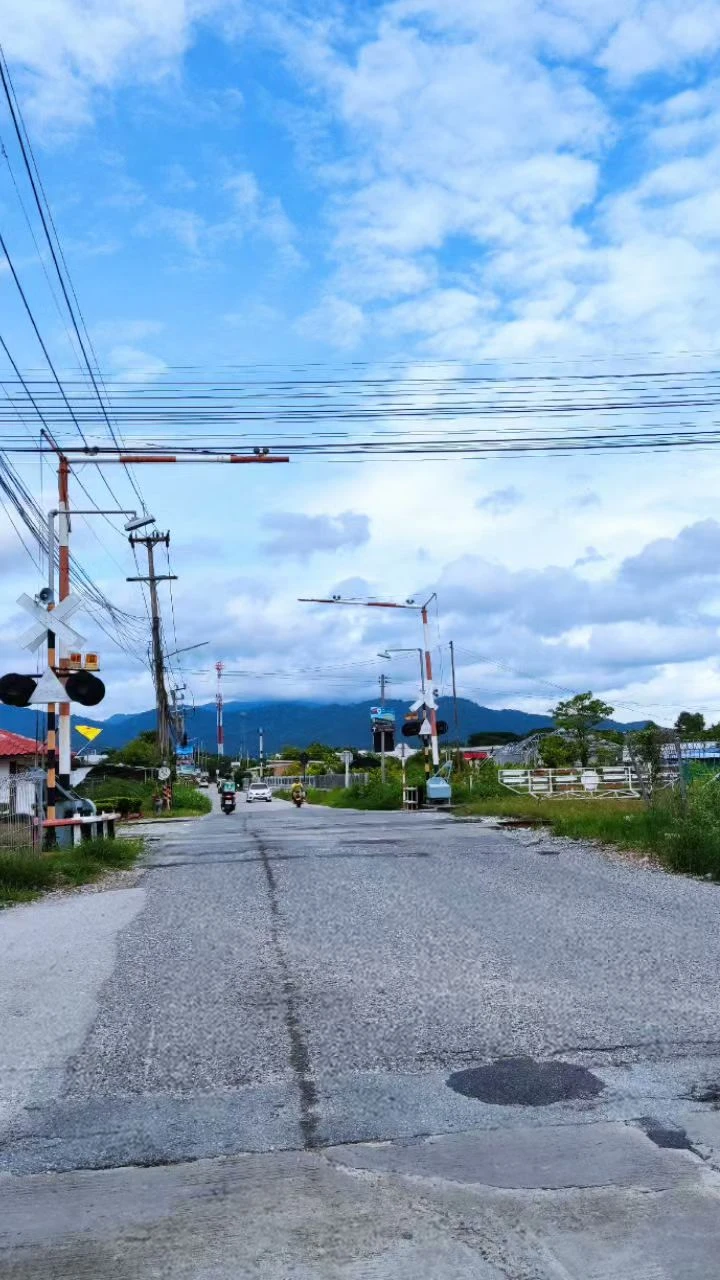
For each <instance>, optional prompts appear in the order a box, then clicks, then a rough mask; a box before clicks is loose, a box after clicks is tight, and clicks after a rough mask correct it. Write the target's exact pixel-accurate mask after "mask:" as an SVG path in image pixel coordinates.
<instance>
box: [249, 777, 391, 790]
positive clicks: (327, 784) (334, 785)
mask: <svg viewBox="0 0 720 1280" xmlns="http://www.w3.org/2000/svg"><path fill="white" fill-rule="evenodd" d="M369 776H370V775H369V774H367V773H351V774H350V785H351V786H354V785H355V783H358V784H359V785H360V786H362V787H364V786H366V785H367V781H368V778H369ZM263 782H267V784H268V786H269V788H270V790H271V791H286V790H288V789H289V788H290V787H294V786H295V785H296V783H298V782H299V783H300V785H301V786H305V787H317V789H318V790H319V791H337V790H339V788H340V787H344V786H345V774H344V773H320V774H317V775H315V776H313V774H308V776H307V778H303V776H302V774H298V775H293V776H292V777H281V778H271V777H269V776H268V775H266V776H265V777H264V778H263Z"/></svg>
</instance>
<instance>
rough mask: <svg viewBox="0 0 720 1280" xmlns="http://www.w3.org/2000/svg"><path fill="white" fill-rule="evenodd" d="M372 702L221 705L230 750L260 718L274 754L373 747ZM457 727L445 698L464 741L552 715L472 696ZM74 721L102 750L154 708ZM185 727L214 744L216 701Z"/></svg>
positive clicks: (146, 721)
mask: <svg viewBox="0 0 720 1280" xmlns="http://www.w3.org/2000/svg"><path fill="white" fill-rule="evenodd" d="M372 705H374V704H373V703H371V702H369V701H368V702H355V703H315V702H226V703H225V708H224V723H225V754H226V755H232V756H233V758H236V757H237V755H238V754H239V753H240V752H243V753H245V752H247V751H249V753H250V755H253V756H256V755H257V754H258V729H259V727H260V726H261V725H262V728H263V732H264V746H265V754H266V755H275V754H276V753H277V752H279V751H280V750H281V749H282V747H283V746H285V745H290V744H291V745H292V746H295V747H306V746H308V744H309V743H311V742H324V743H327V745H328V746H331V747H351V746H352V747H359V748H365V747H368V748H369V747H371V746H372V735H371V731H370V707H371V706H372ZM386 706H387V707H389V708H391V709H392V710H393V711H394V712H395V714H396V717H397V720H398V723H399V724H400V723H402V718H403V715H404V714H405V712H406V711H407V703H406V702H397V701H393V700H390V701H388V702H387V703H386ZM457 713H458V726H459V727H458V728H457V729H456V727H455V721H454V715H453V701H452V699H451V698H441V699H440V705H439V712H438V714H439V718H440V719H442V720H446V721H447V723H448V725H449V726H450V728H449V733H448V738H449V739H455V740H457V739H458V738H460V739H461V740H462V741H465V740H466V739H467V736H468V734H471V733H516V734H519V735H520V736H524V735H526V734H528V733H533V732H535V730H537V729H547V728H549V727H550V726H551V725H552V720H551V718H550V716H543V715H533V714H532V713H531V712H529V711H517V710H514V709H513V708H506V709H503V710H496V709H494V708H493V707H483V706H480V704H479V703H477V702H471V701H470V700H469V699H468V698H458V700H457ZM72 722H73V726H75V725H76V724H83V725H95V726H97V728H99V729H102V735H101V736H100V737H99V738H98V739H97V747H98V749H99V750H103V749H106V748H108V747H122V746H124V745H125V743H126V742H129V741H130V740H131V739H132V738H135V737H137V735H138V734H139V733H142V732H143V731H144V730H146V729H153V728H154V727H155V711H154V710H150V711H139V712H135V713H134V714H130V715H122V714H120V715H114V716H110V717H109V718H108V719H107V720H93V719H91V718H90V717H89V716H83V715H78V716H73V718H72ZM645 723H646V721H644V720H642V721H633V722H632V723H630V724H619V723H618V722H617V721H614V720H607V721H605V722H604V723H603V725H602V727H603V728H606V729H621V730H628V729H636V728H639V727H641V726H642V725H644V724H645ZM186 725H187V734H188V740H189V741H190V742H194V743H197V745H198V746H200V747H201V748H202V750H204V751H209V752H214V750H215V733H216V730H215V704H214V703H212V702H209V703H205V704H204V705H202V706H198V707H196V708H194V709H189V710H188V713H187V722H186ZM0 729H9V730H11V731H12V732H13V733H22V734H24V735H25V736H26V737H29V738H35V737H36V735H38V736H41V735H42V733H43V729H44V716H43V715H39V714H38V713H37V712H36V711H35V709H34V708H24V707H6V706H4V705H2V704H0ZM81 745H85V744H84V741H83V739H82V738H81V737H80V736H79V735H78V734H73V747H74V748H76V749H79V747H80V746H81Z"/></svg>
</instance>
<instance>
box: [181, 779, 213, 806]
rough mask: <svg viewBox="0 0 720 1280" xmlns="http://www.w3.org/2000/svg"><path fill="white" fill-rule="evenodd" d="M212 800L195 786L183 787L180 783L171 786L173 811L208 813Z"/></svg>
mask: <svg viewBox="0 0 720 1280" xmlns="http://www.w3.org/2000/svg"><path fill="white" fill-rule="evenodd" d="M211 810H212V801H211V799H210V797H209V796H206V795H205V793H204V792H203V791H198V789H197V787H185V786H182V785H181V784H179V785H176V786H174V787H173V811H174V812H175V813H182V812H183V811H185V812H189V813H210V812H211Z"/></svg>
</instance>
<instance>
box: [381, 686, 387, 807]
mask: <svg viewBox="0 0 720 1280" xmlns="http://www.w3.org/2000/svg"><path fill="white" fill-rule="evenodd" d="M386 684H387V676H386V675H385V672H384V671H383V672H381V674H380V711H381V712H382V711H384V710H385V685H386ZM382 723H384V722H383V721H381V724H382ZM386 772H387V769H386V765H385V730H384V729H381V730H380V781H381V782H383V783H384V782H385V776H386Z"/></svg>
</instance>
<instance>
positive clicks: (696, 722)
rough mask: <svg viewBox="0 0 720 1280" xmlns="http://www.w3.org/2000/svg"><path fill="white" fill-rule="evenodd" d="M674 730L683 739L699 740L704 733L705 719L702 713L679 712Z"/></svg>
mask: <svg viewBox="0 0 720 1280" xmlns="http://www.w3.org/2000/svg"><path fill="white" fill-rule="evenodd" d="M675 728H676V729H677V731H678V733H681V734H682V735H683V737H687V738H699V737H701V736H702V734H703V733H704V732H705V717H704V715H703V713H702V711H681V712H680V715H679V716H678V718H677V720H676V721H675Z"/></svg>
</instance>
